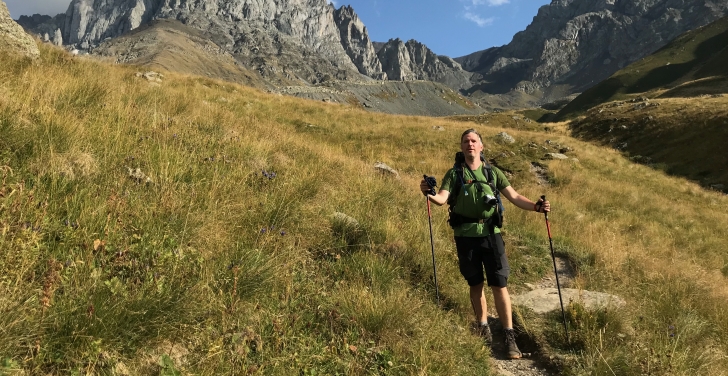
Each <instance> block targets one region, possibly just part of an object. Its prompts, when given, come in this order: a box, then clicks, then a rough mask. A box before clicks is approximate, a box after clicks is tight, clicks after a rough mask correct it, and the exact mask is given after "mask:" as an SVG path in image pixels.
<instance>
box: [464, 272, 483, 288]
mask: <svg viewBox="0 0 728 376" xmlns="http://www.w3.org/2000/svg"><path fill="white" fill-rule="evenodd" d="M465 280H466V281H468V286H470V287H475V286H477V285H479V284H481V283H483V282H485V277H483V275H482V274H480V275H474V276H472V277H469V278H465Z"/></svg>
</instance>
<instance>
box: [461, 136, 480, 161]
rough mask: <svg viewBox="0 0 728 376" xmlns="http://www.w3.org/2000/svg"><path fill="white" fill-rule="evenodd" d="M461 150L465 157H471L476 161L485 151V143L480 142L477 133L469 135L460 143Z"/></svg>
mask: <svg viewBox="0 0 728 376" xmlns="http://www.w3.org/2000/svg"><path fill="white" fill-rule="evenodd" d="M460 149H462V151H463V154H465V156H466V157H467V156H471V157H474V158H475V159H478V158H480V153H481V152H482V151H483V142H481V141H480V137H478V135H477V134H475V133H468V134H466V135H465V137H463V139H462V141H460Z"/></svg>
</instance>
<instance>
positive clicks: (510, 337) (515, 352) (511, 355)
mask: <svg viewBox="0 0 728 376" xmlns="http://www.w3.org/2000/svg"><path fill="white" fill-rule="evenodd" d="M504 332H505V335H506V338H505V343H506V357H507V358H508V359H520V358H521V356H523V354H522V353H521V350H519V349H518V345H516V331H515V330H513V329H506V330H504Z"/></svg>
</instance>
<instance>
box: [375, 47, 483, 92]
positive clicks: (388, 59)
mask: <svg viewBox="0 0 728 376" xmlns="http://www.w3.org/2000/svg"><path fill="white" fill-rule="evenodd" d="M378 56H379V60H380V61H381V63H382V70H384V72H385V73H386V74H387V77H388V78H389V79H390V80H399V81H414V80H426V81H435V82H440V83H443V84H445V85H447V86H449V87H452V88H457V89H465V88H468V87H469V86H470V77H471V76H472V75H471V74H470V73H468V72H465V71H464V70H463V69H462V68H461V67H460V64H458V63H457V62H456V61H455V60H453V59H451V58H449V57H447V56H440V55H437V54H435V53H434V52H432V50H430V49H429V48H427V46H425V45H424V44H422V43H419V42H417V41H415V40H410V41H407V42H406V43H405V42H402V41H401V40H400V39H392V40H390V41H389V42H387V43H385V44H384V46H382V48H381V49H380V50H379V52H378Z"/></svg>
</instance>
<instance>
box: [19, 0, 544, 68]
mask: <svg viewBox="0 0 728 376" xmlns="http://www.w3.org/2000/svg"><path fill="white" fill-rule="evenodd" d="M5 3H6V4H7V5H8V9H9V10H10V15H11V16H12V17H13V18H15V19H17V18H18V17H20V15H23V14H33V13H41V14H49V15H56V14H58V13H64V12H65V11H66V9H67V8H68V5H69V4H70V3H71V1H70V0H5ZM333 3H334V5H336V7H337V8H338V7H340V6H342V5H351V6H352V7H353V8H354V11H356V13H357V14H358V15H359V18H361V20H362V21H363V22H364V24H365V25H366V26H367V30H368V31H369V36H370V38H371V39H372V40H373V41H376V42H386V41H388V40H389V39H390V38H400V39H402V40H405V41H406V40H409V39H416V40H418V41H420V42H422V43H424V44H426V45H427V47H429V48H430V49H431V50H433V51H434V52H435V53H437V54H440V55H447V56H450V57H459V56H463V55H467V54H470V53H473V52H476V51H480V50H484V49H486V48H488V47H494V46H501V45H504V44H508V42H510V41H511V39H512V38H513V35H514V34H516V33H517V32H519V31H521V30H523V29H525V28H526V26H528V24H530V23H531V21H532V20H533V16H535V15H536V13H537V11H538V8H539V7H541V6H542V5H546V4H548V3H550V0H335V1H333Z"/></svg>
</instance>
